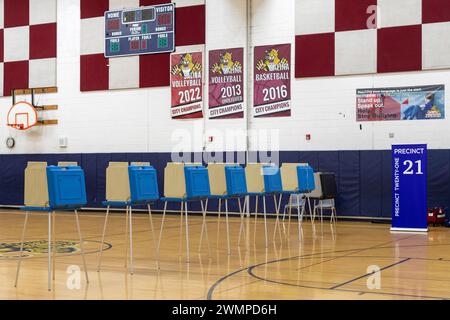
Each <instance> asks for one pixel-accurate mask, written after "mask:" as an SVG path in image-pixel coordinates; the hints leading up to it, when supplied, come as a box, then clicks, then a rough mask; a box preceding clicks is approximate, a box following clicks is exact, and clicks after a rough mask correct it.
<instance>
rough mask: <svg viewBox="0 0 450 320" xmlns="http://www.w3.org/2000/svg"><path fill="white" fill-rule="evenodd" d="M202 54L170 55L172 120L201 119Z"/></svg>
mask: <svg viewBox="0 0 450 320" xmlns="http://www.w3.org/2000/svg"><path fill="white" fill-rule="evenodd" d="M202 79H203V54H202V52H193V53H183V54H172V56H171V68H170V89H171V95H172V104H171V114H172V119H200V118H203V84H202Z"/></svg>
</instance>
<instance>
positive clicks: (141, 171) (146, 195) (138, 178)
mask: <svg viewBox="0 0 450 320" xmlns="http://www.w3.org/2000/svg"><path fill="white" fill-rule="evenodd" d="M128 174H129V178H130V193H131V203H132V204H146V203H149V202H153V201H156V200H158V199H159V190H158V178H157V173H156V170H155V168H153V167H152V166H129V167H128Z"/></svg>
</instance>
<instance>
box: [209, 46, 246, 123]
mask: <svg viewBox="0 0 450 320" xmlns="http://www.w3.org/2000/svg"><path fill="white" fill-rule="evenodd" d="M243 102H244V48H234V49H222V50H213V51H210V52H209V112H208V113H209V118H210V119H232V118H243V117H244V103H243Z"/></svg>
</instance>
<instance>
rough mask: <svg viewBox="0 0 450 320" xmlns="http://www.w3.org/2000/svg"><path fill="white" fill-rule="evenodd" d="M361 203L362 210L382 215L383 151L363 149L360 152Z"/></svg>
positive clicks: (374, 215)
mask: <svg viewBox="0 0 450 320" xmlns="http://www.w3.org/2000/svg"><path fill="white" fill-rule="evenodd" d="M359 156H360V157H359V173H360V179H359V205H360V212H365V213H366V214H367V215H368V216H372V217H380V216H381V207H382V205H381V194H382V185H381V183H380V181H381V176H382V173H381V170H382V169H381V153H380V152H378V151H361V152H360V153H359Z"/></svg>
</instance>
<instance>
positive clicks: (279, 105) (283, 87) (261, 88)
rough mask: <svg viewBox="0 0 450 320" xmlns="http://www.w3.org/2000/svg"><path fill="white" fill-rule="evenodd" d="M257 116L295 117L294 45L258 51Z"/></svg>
mask: <svg viewBox="0 0 450 320" xmlns="http://www.w3.org/2000/svg"><path fill="white" fill-rule="evenodd" d="M254 57H255V58H254V61H255V65H254V75H255V76H254V85H253V88H254V92H253V103H254V108H253V116H254V117H255V118H257V117H261V118H263V117H290V116H291V65H290V64H291V63H290V62H291V44H279V45H274V46H260V47H255V55H254Z"/></svg>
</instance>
